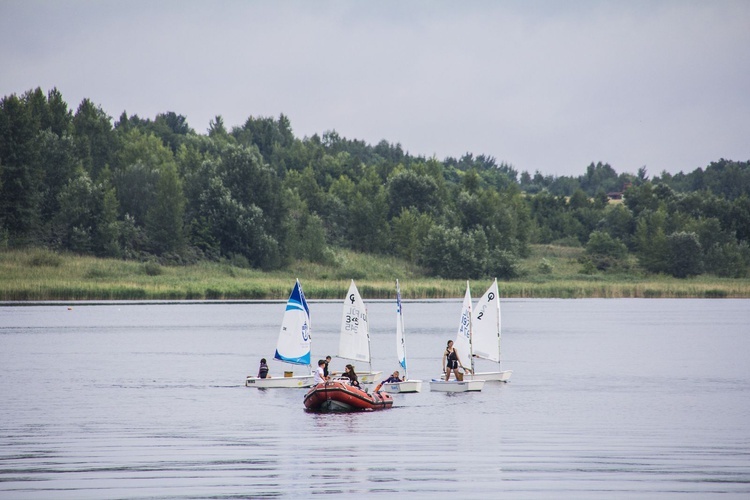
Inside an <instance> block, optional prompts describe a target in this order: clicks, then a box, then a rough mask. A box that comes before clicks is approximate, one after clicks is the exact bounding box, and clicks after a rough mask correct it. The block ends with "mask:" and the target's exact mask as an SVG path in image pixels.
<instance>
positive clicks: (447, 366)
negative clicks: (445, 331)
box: [443, 340, 471, 382]
mask: <svg viewBox="0 0 750 500" xmlns="http://www.w3.org/2000/svg"><path fill="white" fill-rule="evenodd" d="M459 366H460V367H461V369H462V370H463V371H471V370H467V369H466V368H464V365H462V364H461V358H460V357H459V356H458V352H457V351H456V349H455V348H454V347H453V341H452V340H449V341H448V345H447V346H446V347H445V352H444V353H443V372H445V381H446V382H447V381H448V380H449V379H450V378H451V372H453V373H454V374H455V375H456V380H463V378H464V376H463V374H462V373H461V372H459V371H458V367H459Z"/></svg>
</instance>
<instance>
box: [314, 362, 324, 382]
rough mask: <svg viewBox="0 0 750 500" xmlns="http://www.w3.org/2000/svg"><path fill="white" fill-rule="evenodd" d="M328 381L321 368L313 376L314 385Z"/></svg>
mask: <svg viewBox="0 0 750 500" xmlns="http://www.w3.org/2000/svg"><path fill="white" fill-rule="evenodd" d="M325 381H326V376H325V372H324V371H323V367H322V366H319V367H318V369H317V370H315V374H314V375H313V384H315V385H318V384H322V383H323V382H325Z"/></svg>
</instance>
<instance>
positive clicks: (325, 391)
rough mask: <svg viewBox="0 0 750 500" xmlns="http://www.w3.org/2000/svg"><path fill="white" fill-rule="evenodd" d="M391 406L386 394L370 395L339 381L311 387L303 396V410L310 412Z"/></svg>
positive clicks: (374, 408) (391, 399)
mask: <svg viewBox="0 0 750 500" xmlns="http://www.w3.org/2000/svg"><path fill="white" fill-rule="evenodd" d="M392 406H393V398H392V397H391V395H390V394H388V393H387V392H373V393H372V394H370V393H367V392H365V391H364V390H362V389H359V388H357V387H354V386H352V385H349V384H348V383H347V382H345V381H339V380H334V381H328V382H325V383H323V384H318V385H316V386H313V387H311V388H310V390H309V391H308V392H307V394H305V408H307V409H308V410H311V411H321V412H334V411H341V412H344V411H374V410H387V409H388V408H391V407H392Z"/></svg>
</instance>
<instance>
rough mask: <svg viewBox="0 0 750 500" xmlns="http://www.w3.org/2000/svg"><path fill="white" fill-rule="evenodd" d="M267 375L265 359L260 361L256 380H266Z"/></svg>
mask: <svg viewBox="0 0 750 500" xmlns="http://www.w3.org/2000/svg"><path fill="white" fill-rule="evenodd" d="M266 377H269V378H270V376H269V375H268V365H267V364H266V358H262V359H261V360H260V368H258V378H266Z"/></svg>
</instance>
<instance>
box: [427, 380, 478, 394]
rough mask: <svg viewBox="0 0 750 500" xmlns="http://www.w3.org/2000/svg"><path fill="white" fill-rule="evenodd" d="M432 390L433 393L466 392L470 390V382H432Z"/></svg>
mask: <svg viewBox="0 0 750 500" xmlns="http://www.w3.org/2000/svg"><path fill="white" fill-rule="evenodd" d="M430 390H431V391H432V392H466V391H468V390H469V381H468V380H462V381H458V380H449V381H447V382H446V381H445V380H436V379H432V380H430Z"/></svg>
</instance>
